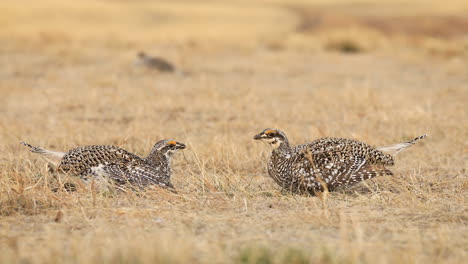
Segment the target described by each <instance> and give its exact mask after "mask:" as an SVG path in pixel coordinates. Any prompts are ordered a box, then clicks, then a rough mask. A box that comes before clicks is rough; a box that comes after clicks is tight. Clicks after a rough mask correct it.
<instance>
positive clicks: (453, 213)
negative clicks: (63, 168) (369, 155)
mask: <svg viewBox="0 0 468 264" xmlns="http://www.w3.org/2000/svg"><path fill="white" fill-rule="evenodd" d="M34 3H35V2H34ZM34 3H31V6H29V7H27V8H26V7H24V6H19V5H18V2H14V1H11V2H10V1H6V2H2V4H1V5H4V6H2V7H5V8H3V11H5V10H7V9H8V10H7V11H8V12H7V11H5V12H3V11H2V12H3V13H4V14H6V15H5V16H2V18H1V19H0V23H1V25H2V27H4V29H5V30H4V31H2V32H1V33H0V36H1V37H0V41H1V43H2V44H4V45H1V47H0V51H1V53H0V63H1V65H2V68H0V77H1V80H2V81H1V83H0V89H1V92H2V97H1V99H0V112H1V115H0V127H1V129H0V136H1V139H0V147H1V152H0V153H1V154H0V163H1V168H2V169H1V171H0V219H1V221H0V250H1V252H2V254H1V255H0V262H2V263H12V262H22V263H62V262H79V263H81V262H88V263H101V262H107V263H115V262H123V263H155V262H156V263H166V262H170V263H226V262H227V263H343V262H344V263H376V262H379V263H394V262H405V263H441V262H444V263H463V262H464V261H463V259H466V258H467V254H466V251H467V244H468V236H467V227H466V223H467V220H468V215H467V211H466V205H465V204H466V197H467V193H468V182H467V175H466V167H467V166H466V162H467V153H468V151H467V138H468V134H467V131H468V130H467V129H468V122H467V111H466V106H465V105H466V101H467V99H468V86H467V77H466V76H468V75H467V74H468V72H467V69H468V67H467V66H468V65H467V63H466V60H465V59H464V57H463V56H464V55H463V53H460V52H456V53H453V54H452V55H450V56H448V57H447V58H448V59H443V58H440V57H433V56H424V53H418V52H415V51H414V50H411V49H409V50H408V49H406V48H404V47H403V46H401V45H400V44H398V43H397V42H398V41H402V42H406V41H414V40H408V39H403V40H402V39H397V40H395V42H393V40H394V39H396V38H399V37H401V36H399V37H395V36H389V35H388V34H387V33H385V32H384V31H379V30H378V29H375V28H370V29H369V28H365V29H364V30H366V32H369V33H365V34H366V35H367V34H370V35H372V36H374V37H375V39H376V41H375V42H373V41H371V42H372V43H377V44H376V45H373V44H372V45H370V46H369V47H370V48H369V49H367V48H365V49H360V50H362V51H364V52H358V53H356V54H354V55H352V56H349V55H344V54H341V53H328V52H324V51H323V49H322V48H324V47H326V44H327V43H331V42H326V41H325V42H323V43H322V42H320V41H319V39H320V38H321V37H320V34H324V35H323V36H324V39H327V38H331V36H332V35H333V34H335V33H333V32H334V30H335V29H333V28H329V29H327V30H325V29H323V30H318V31H316V29H315V28H314V29H310V28H308V29H307V30H305V31H304V33H298V32H299V31H298V25H300V21H303V19H304V17H303V18H301V17H300V16H297V14H296V13H294V12H293V11H291V8H292V9H294V8H296V7H297V6H301V5H303V10H304V13H305V14H302V16H305V17H306V18H308V17H309V15H310V12H311V11H310V10H309V8H310V5H309V4H307V3H306V2H304V1H294V3H295V4H294V5H292V6H294V7H291V6H290V5H285V4H284V3H285V2H282V1H258V2H256V3H253V4H252V3H251V4H247V3H246V2H242V1H236V2H234V3H230V4H227V3H226V2H213V3H203V4H198V3H196V2H174V3H173V4H172V3H169V2H164V3H159V2H150V1H143V2H141V3H139V4H130V3H127V2H124V1H109V2H106V1H88V2H83V3H75V4H73V6H68V7H67V6H64V5H71V4H64V2H59V1H46V3H50V5H48V6H46V7H48V8H44V6H43V7H42V8H40V7H37V6H36V7H35V6H34V5H35V4H34ZM288 3H291V2H288ZM369 3H371V2H369ZM451 3H452V4H451V5H449V4H445V5H444V6H443V8H442V7H441V6H438V7H437V8H436V7H433V6H437V5H438V4H437V3H436V2H435V1H434V3H432V2H431V4H427V5H425V6H424V8H422V7H421V8H420V9H418V8H417V7H414V6H413V7H412V8H413V9H411V10H413V12H414V13H415V14H424V15H427V16H430V15H451V14H455V15H458V14H460V13H463V10H464V9H463V8H466V7H465V5H464V3H463V2H457V1H453V2H451ZM36 5H38V4H37V3H36ZM245 5H252V6H249V10H248V11H246V10H245V9H246V8H245ZM316 5H317V8H322V9H324V10H328V11H327V12H331V11H330V9H331V8H330V7H327V6H326V5H325V6H324V5H323V3H320V2H319V1H317V2H316ZM51 7H54V8H51ZM336 7H339V8H338V9H337V10H338V11H339V12H338V11H336V12H337V14H338V15H337V17H343V16H344V15H347V14H355V13H356V12H357V11H356V10H358V11H359V10H360V12H363V11H362V10H364V11H365V10H369V9H366V8H364V9H362V10H361V9H359V8H355V7H353V5H352V3H351V4H350V5H345V4H343V3H342V2H338V1H336ZM455 7H456V8H455ZM394 8H395V9H397V10H396V11H395V12H396V13H401V14H403V15H407V16H410V14H409V12H410V11H411V10H410V9H404V8H399V9H398V8H397V7H394ZM385 10H388V9H385ZM385 10H377V11H376V12H377V13H379V12H380V13H381V14H385V12H384V11H385ZM58 11H60V13H59V14H58V13H57V12H58ZM153 11H154V12H156V11H159V13H162V14H165V16H162V18H161V16H157V15H154V14H153V13H152V12H153ZM242 12H246V13H245V17H243V16H242V15H239V13H242ZM340 12H342V13H343V12H344V13H345V14H344V15H343V14H341V13H340ZM438 12H439V13H438ZM457 12H459V13H457ZM159 13H158V14H159ZM358 13H359V12H358ZM152 14H153V15H152ZM308 14H309V15H308ZM145 15H146V16H145ZM361 15H362V14H361V13H359V14H357V15H356V17H358V18H361V17H362V16H361ZM147 16H150V17H152V16H155V17H157V18H158V19H163V18H164V19H165V20H164V19H163V20H164V21H168V22H166V23H162V22H160V20H154V21H153V20H151V19H150V21H148V20H147V19H148V17H147ZM49 17H53V18H51V19H49ZM332 17H334V16H332ZM243 18H246V19H243ZM247 18H248V19H247ZM278 19H280V21H283V22H284V23H283V22H282V23H280V25H278V23H277V22H276V21H278ZM281 19H282V20H281ZM301 19H302V20H301ZM257 20H259V21H262V22H261V23H260V24H257V26H252V27H249V25H250V24H255V22H256V21H257ZM158 21H159V22H158ZM212 21H216V23H215V24H217V27H214V28H211V26H210V25H211V24H212V23H213V22H212ZM33 22H34V23H33ZM100 22H102V23H100ZM330 23H331V22H330ZM333 23H335V22H333ZM333 23H331V24H333ZM160 24H163V25H161V27H158V25H160ZM327 25H330V24H327ZM327 27H328V26H327ZM207 28H211V29H212V30H213V31H210V30H207ZM336 30H343V31H346V32H348V31H349V29H348V28H343V29H340V27H338V28H336ZM353 30H354V29H353ZM319 31H320V32H319ZM161 32H166V33H164V34H158V33H161ZM231 33H232V34H231ZM317 36H318V37H317ZM349 36H350V37H349V38H352V39H357V40H359V41H362V43H364V44H363V45H367V44H369V43H371V42H369V41H367V40H362V39H360V37H361V38H362V36H363V35H362V34H361V35H360V34H359V33H353V34H350V35H349ZM430 37H431V38H436V37H437V36H430ZM349 38H347V39H349ZM337 39H339V38H338V37H337ZM390 39H392V40H390ZM309 40H314V41H317V42H314V41H312V42H309ZM418 41H419V40H418ZM418 41H416V42H414V45H415V46H414V47H415V48H416V49H417V47H420V46H421V45H426V44H425V43H427V42H426V41H427V40H424V41H423V42H418ZM435 41H436V42H437V43H441V44H440V45H442V46H443V47H446V46H445V45H446V42H449V43H452V44H453V45H456V46H457V47H459V46H458V45H461V44H460V43H462V42H460V41H462V40H459V39H446V38H436V40H435ZM353 43H356V42H353ZM379 43H383V44H382V45H381V44H379ZM395 43H396V44H395ZM452 44H451V45H452ZM385 45H388V47H389V48H385V49H380V48H381V47H382V46H385ZM360 47H361V46H360ZM140 49H143V50H145V51H147V52H148V53H152V54H157V55H161V56H163V57H165V58H167V59H169V60H170V61H172V62H174V64H175V65H176V67H177V68H178V69H179V72H178V73H177V74H160V73H157V72H154V71H151V70H150V69H145V68H143V67H138V66H136V65H134V60H135V55H136V52H137V51H138V50H140ZM266 127H275V128H279V129H282V130H284V132H285V133H286V134H287V135H288V136H289V139H290V141H291V142H292V143H293V144H300V143H304V142H307V141H310V140H312V139H315V138H318V137H323V136H336V137H347V138H354V139H358V140H362V141H364V142H367V143H369V144H371V145H374V146H384V145H389V144H393V143H398V142H402V141H406V140H409V139H412V138H414V137H416V136H419V135H422V134H424V133H428V134H429V137H428V138H427V139H424V140H423V141H422V142H420V143H418V144H416V145H415V146H413V147H411V148H410V149H409V150H407V151H406V152H404V153H402V154H401V155H399V156H398V157H397V159H396V166H395V168H392V170H393V171H394V173H395V176H394V177H380V178H376V179H373V180H369V181H366V182H365V183H362V184H359V185H357V186H354V187H351V188H347V189H344V190H341V191H339V192H333V193H329V194H328V199H326V204H325V205H324V204H323V203H322V201H321V200H320V199H318V198H315V197H307V196H299V195H287V194H281V192H280V190H279V188H278V187H277V186H276V185H275V184H274V183H273V181H272V180H271V179H269V178H268V177H267V176H266V175H267V172H266V159H267V156H268V152H269V149H268V148H267V147H266V146H264V145H263V144H261V143H258V142H254V141H253V140H252V137H253V135H254V134H256V133H257V132H258V131H260V130H261V129H263V128H266ZM162 138H171V139H175V140H178V141H181V142H184V143H186V144H187V146H188V147H187V149H186V150H184V151H183V152H182V153H179V154H178V155H177V156H176V157H175V159H174V162H173V167H174V174H173V183H174V185H175V186H176V188H177V189H178V191H179V193H178V194H172V193H167V192H164V191H160V190H157V189H154V190H148V191H146V192H141V193H132V192H128V193H122V192H96V191H95V190H93V189H92V188H89V187H86V186H79V187H78V190H77V191H76V192H72V193H68V192H66V191H64V190H61V189H59V190H58V191H53V189H54V188H56V187H59V183H58V182H57V180H56V179H54V178H53V176H52V175H50V173H48V169H47V165H46V164H47V163H46V161H44V160H43V159H42V158H40V157H38V156H35V155H34V154H31V153H29V152H28V151H27V149H25V148H24V147H22V146H21V145H20V144H19V143H18V142H19V141H20V140H24V141H26V142H28V143H31V144H33V145H37V146H41V147H44V148H48V149H53V150H67V149H70V148H73V147H76V146H82V145H90V144H115V145H118V146H120V147H123V148H125V149H127V150H129V151H132V152H134V153H137V154H140V155H145V154H146V153H147V152H148V151H149V150H150V149H151V147H152V145H153V144H154V143H155V142H156V141H158V140H159V139H162Z"/></svg>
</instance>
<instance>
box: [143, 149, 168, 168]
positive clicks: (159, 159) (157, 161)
mask: <svg viewBox="0 0 468 264" xmlns="http://www.w3.org/2000/svg"><path fill="white" fill-rule="evenodd" d="M145 161H146V162H147V163H148V164H149V165H151V166H153V167H158V166H161V165H163V164H167V165H170V158H169V157H167V156H166V155H164V154H161V153H158V152H151V153H150V154H149V155H148V156H147V157H146V158H145Z"/></svg>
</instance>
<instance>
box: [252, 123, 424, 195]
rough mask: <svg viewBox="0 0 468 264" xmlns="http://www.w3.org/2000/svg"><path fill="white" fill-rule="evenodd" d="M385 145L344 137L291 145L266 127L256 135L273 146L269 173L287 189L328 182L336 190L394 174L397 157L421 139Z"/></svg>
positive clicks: (306, 189) (312, 189)
mask: <svg viewBox="0 0 468 264" xmlns="http://www.w3.org/2000/svg"><path fill="white" fill-rule="evenodd" d="M424 137H425V135H424V136H421V137H418V138H415V139H414V140H411V141H408V142H405V143H400V144H396V145H392V146H389V147H383V148H373V147H371V146H370V145H368V144H365V143H362V142H359V141H356V140H352V139H344V138H320V139H317V140H315V141H312V142H311V143H308V144H303V145H298V146H296V147H291V146H290V144H289V141H288V138H287V137H286V135H285V134H284V133H283V132H282V131H280V130H277V129H265V130H263V131H262V132H260V133H259V134H257V135H255V137H254V139H256V140H262V141H265V142H267V143H268V144H270V145H271V146H272V148H273V151H272V154H271V156H270V160H269V162H268V173H269V175H270V177H271V178H273V180H275V182H276V183H277V184H279V185H280V186H281V187H282V188H283V190H287V191H291V192H295V193H310V194H315V193H316V192H318V191H323V190H324V186H323V185H322V183H321V181H322V182H323V183H325V184H326V187H327V189H328V190H330V191H332V190H334V189H336V188H337V187H339V186H346V185H352V184H354V183H357V182H360V181H364V180H367V179H370V178H373V177H376V176H380V175H393V174H392V172H391V171H390V170H388V169H387V168H386V166H393V165H394V160H393V156H394V155H395V154H396V153H398V152H400V151H401V150H403V149H405V148H408V147H409V146H411V145H413V144H414V143H415V142H416V141H417V140H419V139H422V138H424Z"/></svg>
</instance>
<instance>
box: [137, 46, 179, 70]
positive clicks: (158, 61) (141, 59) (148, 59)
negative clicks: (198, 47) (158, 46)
mask: <svg viewBox="0 0 468 264" xmlns="http://www.w3.org/2000/svg"><path fill="white" fill-rule="evenodd" d="M137 57H138V63H140V64H143V65H145V66H146V67H148V68H152V69H156V70H158V71H160V72H174V71H175V67H174V65H172V64H171V63H170V62H168V61H167V60H165V59H163V58H159V57H153V56H149V55H147V54H146V53H144V52H142V51H140V52H138V55H137Z"/></svg>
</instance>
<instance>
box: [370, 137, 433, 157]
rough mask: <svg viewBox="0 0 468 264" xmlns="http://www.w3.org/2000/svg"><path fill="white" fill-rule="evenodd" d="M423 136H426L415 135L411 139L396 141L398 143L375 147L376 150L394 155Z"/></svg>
mask: <svg viewBox="0 0 468 264" xmlns="http://www.w3.org/2000/svg"><path fill="white" fill-rule="evenodd" d="M425 137H427V135H422V136H420V137H417V138H415V139H412V140H410V141H407V142H403V143H398V144H395V145H391V146H386V147H380V148H377V150H380V151H382V152H385V153H389V154H391V155H393V156H395V155H396V154H398V153H400V152H401V151H403V150H405V149H407V148H409V147H411V146H412V145H414V144H415V143H416V141H418V140H421V139H423V138H425Z"/></svg>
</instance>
